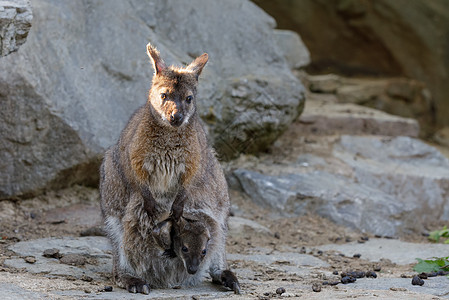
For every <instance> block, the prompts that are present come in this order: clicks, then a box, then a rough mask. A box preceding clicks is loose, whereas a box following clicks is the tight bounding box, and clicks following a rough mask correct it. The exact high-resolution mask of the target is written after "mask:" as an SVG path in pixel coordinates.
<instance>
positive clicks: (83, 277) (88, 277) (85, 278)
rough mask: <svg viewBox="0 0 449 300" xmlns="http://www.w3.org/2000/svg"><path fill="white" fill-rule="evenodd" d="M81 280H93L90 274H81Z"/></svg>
mask: <svg viewBox="0 0 449 300" xmlns="http://www.w3.org/2000/svg"><path fill="white" fill-rule="evenodd" d="M81 280H82V281H87V282H91V281H92V280H93V278H92V277H90V276H87V275H83V276H81Z"/></svg>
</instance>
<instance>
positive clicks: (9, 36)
mask: <svg viewBox="0 0 449 300" xmlns="http://www.w3.org/2000/svg"><path fill="white" fill-rule="evenodd" d="M32 19H33V13H32V11H31V4H30V1H29V0H10V1H0V56H5V55H8V54H9V53H11V52H14V51H17V49H19V47H20V46H21V45H22V44H23V43H25V41H26V38H27V36H28V32H29V31H30V28H31V20H32Z"/></svg>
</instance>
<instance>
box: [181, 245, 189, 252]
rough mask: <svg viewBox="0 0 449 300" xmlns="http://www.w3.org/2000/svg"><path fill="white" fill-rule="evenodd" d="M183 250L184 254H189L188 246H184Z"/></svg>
mask: <svg viewBox="0 0 449 300" xmlns="http://www.w3.org/2000/svg"><path fill="white" fill-rule="evenodd" d="M181 250H182V252H184V253H186V252H189V249H187V247H186V246H182V248H181Z"/></svg>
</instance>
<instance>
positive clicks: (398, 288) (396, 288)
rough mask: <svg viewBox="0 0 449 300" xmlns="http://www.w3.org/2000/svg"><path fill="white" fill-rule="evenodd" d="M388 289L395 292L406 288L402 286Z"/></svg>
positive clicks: (403, 290)
mask: <svg viewBox="0 0 449 300" xmlns="http://www.w3.org/2000/svg"><path fill="white" fill-rule="evenodd" d="M390 291H395V292H406V291H407V289H406V288H403V287H391V288H390Z"/></svg>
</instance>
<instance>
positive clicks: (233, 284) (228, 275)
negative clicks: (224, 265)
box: [221, 270, 240, 294]
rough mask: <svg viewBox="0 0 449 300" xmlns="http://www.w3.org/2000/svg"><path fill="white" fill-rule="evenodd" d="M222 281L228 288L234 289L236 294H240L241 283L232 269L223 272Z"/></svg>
mask: <svg viewBox="0 0 449 300" xmlns="http://www.w3.org/2000/svg"><path fill="white" fill-rule="evenodd" d="M221 282H222V283H223V285H224V286H225V287H227V288H230V289H231V290H233V291H234V293H235V294H240V284H239V281H238V280H237V277H236V276H235V274H234V273H232V272H231V271H230V270H224V271H223V273H222V274H221Z"/></svg>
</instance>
